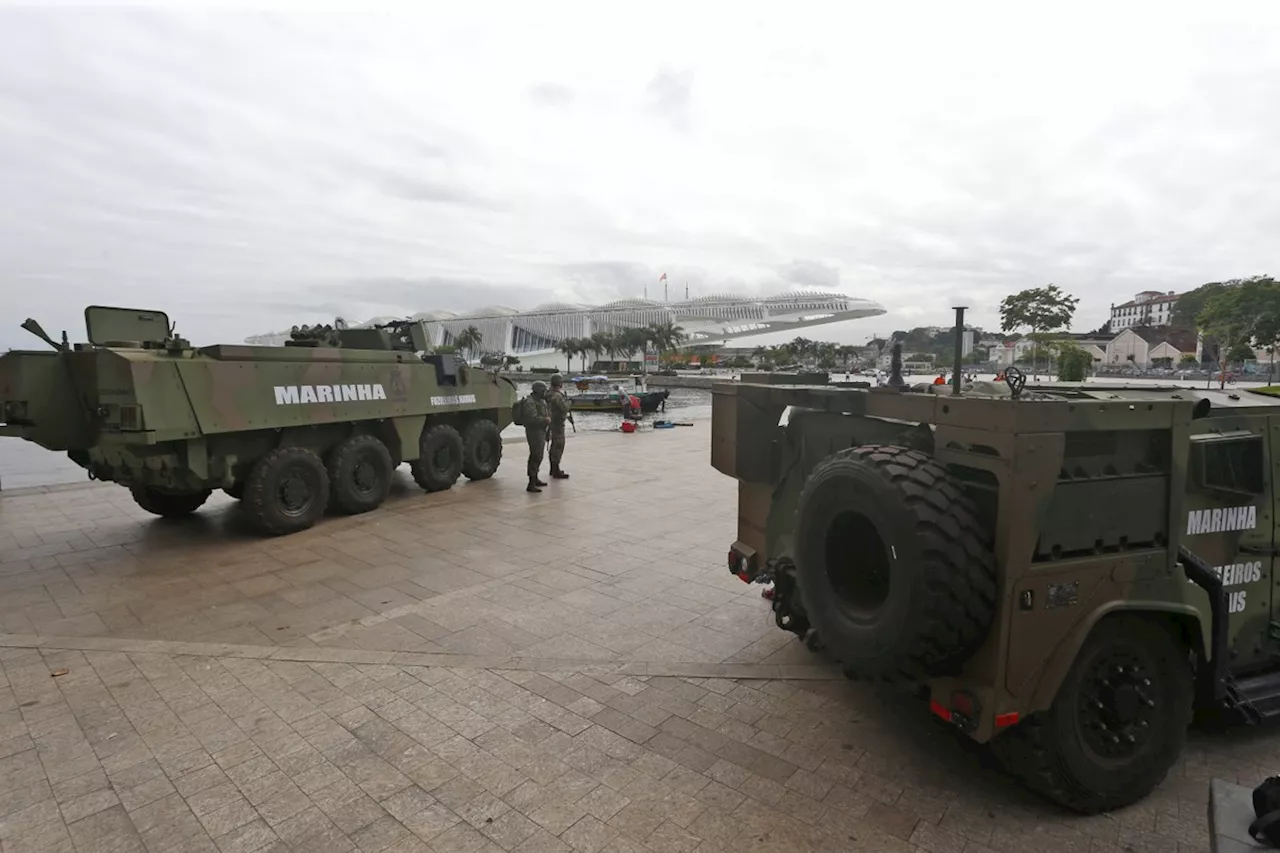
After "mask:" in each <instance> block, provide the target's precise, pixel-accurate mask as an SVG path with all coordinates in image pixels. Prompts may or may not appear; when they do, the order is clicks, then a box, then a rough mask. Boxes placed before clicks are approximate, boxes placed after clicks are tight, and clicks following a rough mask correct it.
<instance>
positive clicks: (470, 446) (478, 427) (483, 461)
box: [462, 419, 502, 480]
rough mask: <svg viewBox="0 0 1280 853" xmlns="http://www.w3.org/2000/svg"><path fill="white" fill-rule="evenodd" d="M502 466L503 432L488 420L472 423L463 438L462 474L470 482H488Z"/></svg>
mask: <svg viewBox="0 0 1280 853" xmlns="http://www.w3.org/2000/svg"><path fill="white" fill-rule="evenodd" d="M501 464H502V431H501V430H499V429H498V425H497V424H495V423H494V422H493V421H491V420H488V419H481V420H478V421H472V422H471V425H470V426H468V427H467V429H466V432H464V433H463V436H462V473H463V474H466V475H467V479H468V480H487V479H489V478H490V477H492V476H493V475H494V474H496V473H497V472H498V466H499V465H501Z"/></svg>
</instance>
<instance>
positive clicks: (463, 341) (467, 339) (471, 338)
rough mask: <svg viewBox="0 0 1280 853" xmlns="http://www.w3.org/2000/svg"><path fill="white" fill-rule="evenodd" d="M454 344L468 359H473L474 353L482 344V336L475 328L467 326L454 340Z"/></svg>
mask: <svg viewBox="0 0 1280 853" xmlns="http://www.w3.org/2000/svg"><path fill="white" fill-rule="evenodd" d="M454 343H455V344H457V346H458V349H460V350H462V351H463V352H465V353H467V357H468V359H470V358H474V356H475V351H476V350H477V349H479V348H480V345H481V344H483V343H484V335H483V334H481V333H480V330H479V329H477V328H476V327H475V326H467V327H466V328H465V329H463V330H462V331H461V332H459V333H458V336H457V337H456V338H454Z"/></svg>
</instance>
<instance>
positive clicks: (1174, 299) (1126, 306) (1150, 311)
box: [1111, 290, 1182, 332]
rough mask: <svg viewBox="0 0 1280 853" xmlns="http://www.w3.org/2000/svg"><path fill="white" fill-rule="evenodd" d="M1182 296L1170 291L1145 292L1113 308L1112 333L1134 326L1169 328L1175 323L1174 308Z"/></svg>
mask: <svg viewBox="0 0 1280 853" xmlns="http://www.w3.org/2000/svg"><path fill="white" fill-rule="evenodd" d="M1181 296H1182V294H1180V293H1174V292H1173V291H1172V290H1170V291H1160V290H1144V291H1142V292H1141V293H1138V294H1135V295H1134V297H1133V299H1131V300H1129V301H1128V302H1124V303H1121V304H1120V305H1115V304H1113V305H1112V306H1111V331H1113V332H1119V331H1122V330H1124V329H1128V328H1131V327H1133V326H1167V325H1169V323H1171V322H1172V321H1173V306H1175V305H1177V304H1178V299H1179V297H1181Z"/></svg>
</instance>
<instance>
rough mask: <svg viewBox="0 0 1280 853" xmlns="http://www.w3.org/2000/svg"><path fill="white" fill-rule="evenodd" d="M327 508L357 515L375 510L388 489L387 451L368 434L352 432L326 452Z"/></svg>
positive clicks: (390, 466) (388, 466)
mask: <svg viewBox="0 0 1280 853" xmlns="http://www.w3.org/2000/svg"><path fill="white" fill-rule="evenodd" d="M325 469H326V471H327V472H328V474H329V509H331V510H333V511H334V512H340V513H344V514H346V515H357V514H359V513H362V512H368V511H369V510H371V509H377V508H378V507H379V506H380V505H381V504H382V502H383V501H385V500H386V499H387V493H388V492H389V491H391V474H392V471H394V470H395V467H394V466H393V465H392V464H391V452H390V451H388V450H387V446H386V445H385V444H383V443H382V442H381V441H379V440H378V439H377V438H376V437H375V436H372V435H353V436H351V437H350V438H348V439H345V440H344V441H341V442H339V443H338V445H337V446H335V447H334V448H333V449H332V450H330V451H329V457H328V460H327V462H326V464H325Z"/></svg>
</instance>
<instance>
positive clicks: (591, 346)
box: [587, 332, 613, 368]
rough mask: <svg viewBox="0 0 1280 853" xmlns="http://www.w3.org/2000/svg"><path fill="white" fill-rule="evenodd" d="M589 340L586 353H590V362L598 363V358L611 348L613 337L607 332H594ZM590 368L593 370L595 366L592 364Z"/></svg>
mask: <svg viewBox="0 0 1280 853" xmlns="http://www.w3.org/2000/svg"><path fill="white" fill-rule="evenodd" d="M589 340H590V343H588V344H587V351H588V352H590V353H591V356H592V361H596V362H598V361H600V356H602V355H607V354H608V353H609V348H610V347H611V346H613V336H612V335H610V334H609V333H608V332H595V333H594V334H592V335H591V338H590V339H589ZM592 367H593V368H594V367H595V365H594V364H593V365H592Z"/></svg>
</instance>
